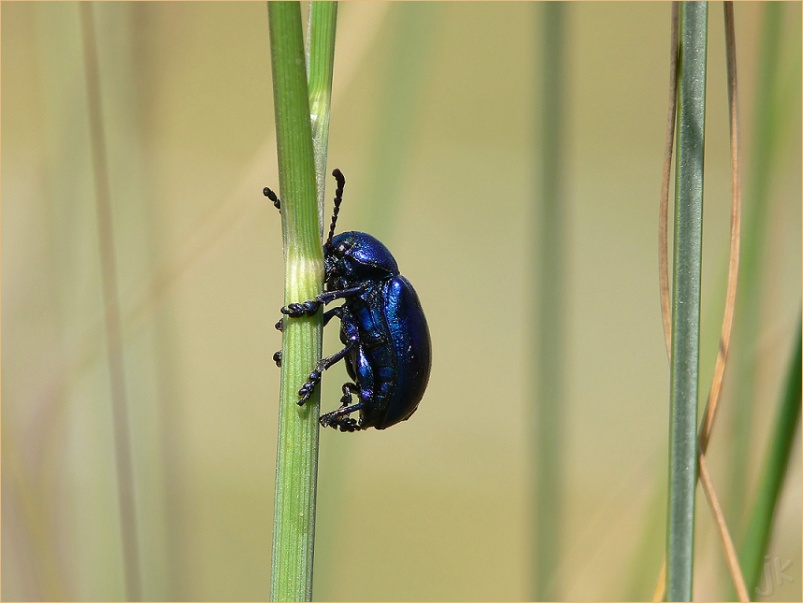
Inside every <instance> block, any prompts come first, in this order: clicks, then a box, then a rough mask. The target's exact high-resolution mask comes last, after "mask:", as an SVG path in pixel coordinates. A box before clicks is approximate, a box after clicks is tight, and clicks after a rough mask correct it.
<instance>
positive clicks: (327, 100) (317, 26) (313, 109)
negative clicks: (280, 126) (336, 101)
mask: <svg viewBox="0 0 803 603" xmlns="http://www.w3.org/2000/svg"><path fill="white" fill-rule="evenodd" d="M310 4H311V7H310V13H309V29H308V34H307V43H308V46H309V51H308V52H307V69H308V72H309V73H308V77H307V79H308V82H309V108H310V121H311V123H312V149H313V153H314V154H315V178H316V182H317V185H318V215H319V222H320V224H321V228H323V223H324V220H323V211H324V207H325V206H326V199H325V191H326V175H327V174H326V151H327V149H328V148H329V113H330V107H331V104H332V76H333V72H334V67H335V30H336V25H337V2H311V3H310ZM321 235H323V232H321Z"/></svg>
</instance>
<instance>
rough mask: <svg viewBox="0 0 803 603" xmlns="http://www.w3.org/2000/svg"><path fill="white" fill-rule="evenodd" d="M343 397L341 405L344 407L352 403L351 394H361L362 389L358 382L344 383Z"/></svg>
mask: <svg viewBox="0 0 803 603" xmlns="http://www.w3.org/2000/svg"><path fill="white" fill-rule="evenodd" d="M342 390H343V397H342V398H340V407H341V408H343V407H345V406H348V405H349V404H351V394H357V395H359V394H360V389H359V388H358V387H357V384H356V383H350V382H346V383H344V384H343V387H342Z"/></svg>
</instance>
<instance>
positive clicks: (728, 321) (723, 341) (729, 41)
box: [699, 2, 742, 454]
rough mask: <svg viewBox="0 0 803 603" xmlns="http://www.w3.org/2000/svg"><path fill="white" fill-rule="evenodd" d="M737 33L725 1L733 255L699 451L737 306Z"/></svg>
mask: <svg viewBox="0 0 803 603" xmlns="http://www.w3.org/2000/svg"><path fill="white" fill-rule="evenodd" d="M735 36H736V34H735V31H734V23H733V2H725V47H726V51H727V63H728V110H729V114H730V134H731V233H730V258H729V260H728V285H727V290H726V292H725V311H724V314H723V316H722V331H721V334H720V339H719V350H718V352H717V359H716V364H715V366H714V377H713V379H712V381H711V389H710V390H709V393H708V401H707V402H706V407H705V412H704V417H705V418H704V419H703V424H702V426H701V428H700V434H699V446H700V454H703V453H705V451H706V449H707V447H708V441H709V439H710V437H711V430H712V429H713V426H714V417H715V416H716V411H717V402H718V401H719V394H720V392H721V391H722V382H723V380H724V379H725V365H726V363H727V360H728V351H729V350H730V340H731V332H732V330H733V314H734V309H735V307H736V285H737V281H738V276H739V242H740V240H741V228H742V180H741V162H740V159H739V110H738V109H739V103H738V88H737V85H736V37H735Z"/></svg>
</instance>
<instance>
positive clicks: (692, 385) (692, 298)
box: [666, 2, 708, 601]
mask: <svg viewBox="0 0 803 603" xmlns="http://www.w3.org/2000/svg"><path fill="white" fill-rule="evenodd" d="M707 25H708V4H707V3H705V2H684V3H682V4H681V8H680V82H679V86H678V129H677V164H676V168H675V238H674V261H673V273H672V274H673V283H674V286H673V288H672V361H671V377H670V420H669V501H668V509H667V511H668V513H667V514H668V517H667V574H666V581H667V599H668V600H670V601H690V600H691V596H692V582H693V575H694V571H693V561H694V507H695V505H694V503H695V489H696V484H697V394H698V386H699V361H700V285H701V275H702V269H701V267H702V238H703V161H704V155H705V153H704V148H705V84H706V54H707V52H706V51H707Z"/></svg>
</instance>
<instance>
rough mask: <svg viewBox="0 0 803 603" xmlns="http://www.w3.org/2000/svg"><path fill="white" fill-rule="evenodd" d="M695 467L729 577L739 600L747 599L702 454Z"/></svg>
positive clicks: (723, 517) (748, 597) (722, 515)
mask: <svg viewBox="0 0 803 603" xmlns="http://www.w3.org/2000/svg"><path fill="white" fill-rule="evenodd" d="M697 468H698V469H699V474H698V475H699V478H698V479H699V480H700V482H701V483H702V485H703V490H704V491H705V496H706V498H707V499H708V504H709V505H710V506H711V511H712V513H713V515H714V519H715V520H716V522H717V530H718V531H719V537H720V539H721V540H722V548H723V549H725V560H726V561H727V563H728V571H730V574H731V577H732V578H733V585H734V587H736V593H737V594H738V595H739V601H749V600H750V595H749V594H748V591H747V584H745V581H744V576H743V575H742V569H741V568H740V567H739V556H738V554H737V553H736V547H735V546H733V540H732V539H731V537H730V533H729V532H728V526H727V525H726V524H725V515H724V514H723V513H722V507H721V506H720V505H719V499H718V498H717V493H716V490H715V489H714V482H713V481H712V480H711V474H710V473H708V465H707V463H706V462H705V456H704V455H702V454H701V455H700V456H699V458H698V459H697Z"/></svg>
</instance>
